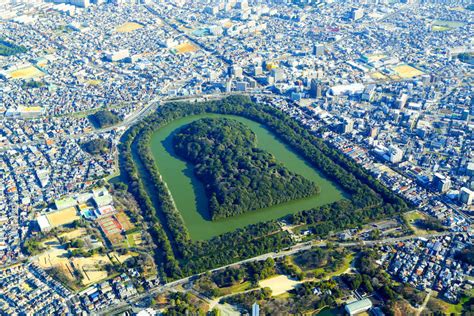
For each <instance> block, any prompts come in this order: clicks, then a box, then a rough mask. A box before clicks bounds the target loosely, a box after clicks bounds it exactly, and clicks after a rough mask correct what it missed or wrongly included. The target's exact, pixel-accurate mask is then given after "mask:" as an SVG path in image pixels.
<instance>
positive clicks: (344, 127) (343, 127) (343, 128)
mask: <svg viewBox="0 0 474 316" xmlns="http://www.w3.org/2000/svg"><path fill="white" fill-rule="evenodd" d="M353 130H354V121H353V120H351V119H350V118H344V121H343V122H342V123H341V124H340V125H339V132H340V133H342V134H347V133H350V132H352V131H353Z"/></svg>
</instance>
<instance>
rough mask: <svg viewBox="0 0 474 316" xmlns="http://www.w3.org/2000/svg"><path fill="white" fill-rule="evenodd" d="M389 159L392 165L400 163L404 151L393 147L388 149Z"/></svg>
mask: <svg viewBox="0 0 474 316" xmlns="http://www.w3.org/2000/svg"><path fill="white" fill-rule="evenodd" d="M388 158H389V160H390V162H391V163H399V162H400V161H402V159H403V151H402V150H401V149H400V148H398V147H396V146H394V145H391V146H390V147H388Z"/></svg>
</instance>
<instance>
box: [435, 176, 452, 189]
mask: <svg viewBox="0 0 474 316" xmlns="http://www.w3.org/2000/svg"><path fill="white" fill-rule="evenodd" d="M432 184H433V187H434V188H435V190H436V191H438V192H440V193H445V192H447V191H448V190H449V189H450V188H451V180H450V179H449V178H448V177H446V176H444V175H442V174H441V173H435V174H434V176H433V181H432Z"/></svg>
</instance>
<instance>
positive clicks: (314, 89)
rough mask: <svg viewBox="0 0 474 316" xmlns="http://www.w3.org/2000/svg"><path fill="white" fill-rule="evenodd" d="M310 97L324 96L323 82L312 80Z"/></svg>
mask: <svg viewBox="0 0 474 316" xmlns="http://www.w3.org/2000/svg"><path fill="white" fill-rule="evenodd" d="M309 96H310V97H311V98H320V97H321V96H322V86H321V82H320V81H319V80H317V79H314V78H313V79H311V86H310V88H309Z"/></svg>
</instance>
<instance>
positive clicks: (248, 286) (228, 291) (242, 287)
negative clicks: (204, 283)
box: [220, 281, 253, 295]
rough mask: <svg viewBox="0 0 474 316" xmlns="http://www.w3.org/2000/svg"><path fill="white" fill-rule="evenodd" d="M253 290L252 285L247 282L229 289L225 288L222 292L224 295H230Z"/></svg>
mask: <svg viewBox="0 0 474 316" xmlns="http://www.w3.org/2000/svg"><path fill="white" fill-rule="evenodd" d="M251 288H253V286H252V283H251V282H250V281H246V282H243V283H239V284H235V285H232V286H229V287H223V288H221V289H220V290H221V292H222V294H223V295H228V294H234V293H239V292H243V291H246V290H250V289H251Z"/></svg>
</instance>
